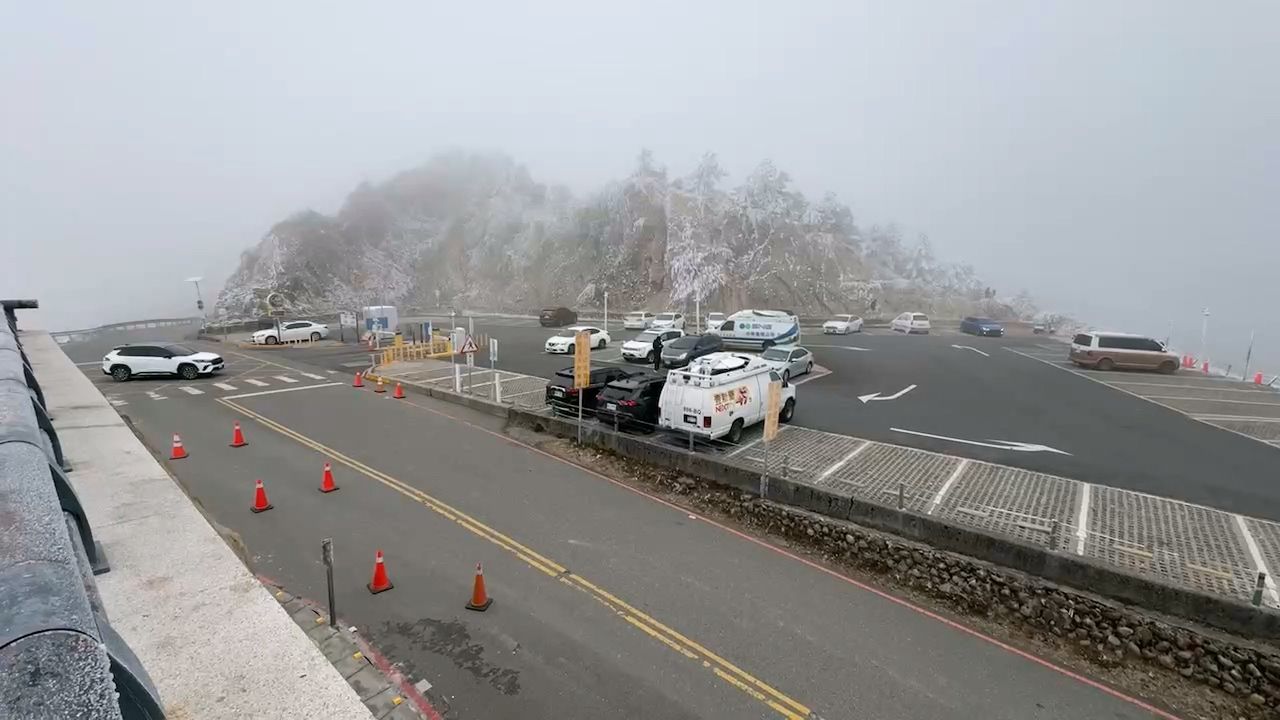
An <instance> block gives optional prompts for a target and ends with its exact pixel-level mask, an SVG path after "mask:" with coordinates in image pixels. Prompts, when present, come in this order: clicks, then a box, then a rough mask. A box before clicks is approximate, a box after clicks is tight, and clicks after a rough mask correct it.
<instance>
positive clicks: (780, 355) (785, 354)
mask: <svg viewBox="0 0 1280 720" xmlns="http://www.w3.org/2000/svg"><path fill="white" fill-rule="evenodd" d="M760 357H762V358H764V359H765V360H786V359H787V358H789V357H791V351H790V350H779V349H778V348H769V349H768V350H765V351H764V352H762V353H760Z"/></svg>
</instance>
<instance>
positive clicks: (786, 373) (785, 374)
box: [782, 370, 791, 385]
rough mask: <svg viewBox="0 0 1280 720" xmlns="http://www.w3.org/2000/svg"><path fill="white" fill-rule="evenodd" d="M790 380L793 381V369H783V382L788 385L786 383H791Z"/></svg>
mask: <svg viewBox="0 0 1280 720" xmlns="http://www.w3.org/2000/svg"><path fill="white" fill-rule="evenodd" d="M789 382H791V371H790V370H783V371H782V384H783V385H786V384H787V383H789Z"/></svg>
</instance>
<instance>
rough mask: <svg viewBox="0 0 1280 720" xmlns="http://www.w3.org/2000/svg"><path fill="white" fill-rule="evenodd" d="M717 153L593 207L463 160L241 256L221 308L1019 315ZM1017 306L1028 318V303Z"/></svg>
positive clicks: (946, 268) (368, 188) (243, 311)
mask: <svg viewBox="0 0 1280 720" xmlns="http://www.w3.org/2000/svg"><path fill="white" fill-rule="evenodd" d="M724 180H725V172H724V171H723V170H722V169H721V167H720V165H719V163H718V161H717V159H716V156H715V155H714V154H707V155H705V156H704V157H703V158H702V159H701V161H700V162H699V163H698V165H697V167H695V168H694V169H693V170H692V171H691V172H690V173H688V174H687V175H683V176H680V177H671V176H669V175H668V173H667V171H666V169H665V168H661V167H659V166H658V165H657V164H656V163H655V162H654V159H653V157H652V156H651V155H650V154H649V153H648V152H642V153H641V154H640V157H639V159H638V162H637V164H636V168H635V170H634V171H633V172H632V173H631V174H630V175H629V176H628V177H626V178H625V179H623V180H620V181H616V182H613V183H610V184H608V185H607V186H605V187H604V188H602V189H600V190H599V191H598V192H595V193H593V194H591V195H589V196H586V197H582V198H577V197H574V196H573V195H571V194H570V193H569V191H568V190H567V189H565V188H563V187H558V186H554V185H545V184H542V183H539V182H537V181H535V180H534V179H533V178H532V177H530V175H529V173H528V172H527V171H526V170H525V168H523V167H522V166H521V165H519V164H517V163H516V162H515V161H513V160H512V159H511V158H508V157H505V156H502V155H479V154H469V153H460V152H459V153H450V154H445V155H440V156H437V157H435V158H434V159H432V160H431V161H429V162H427V163H426V164H425V165H423V166H421V167H419V168H416V169H413V170H410V171H407V172H404V173H401V174H400V175H397V176H395V177H393V178H392V179H390V180H388V181H387V182H385V183H382V184H380V185H370V184H367V183H366V184H363V185H361V186H360V187H358V188H356V189H355V191H354V192H352V193H351V195H350V196H349V197H348V198H347V200H346V202H345V204H344V205H343V207H342V208H341V210H339V211H338V213H337V214H336V215H335V216H332V217H329V216H325V215H321V214H319V213H316V212H310V211H308V212H303V213H299V214H297V215H294V216H293V217H290V218H289V219H287V220H284V221H283V222H280V223H278V224H277V225H276V226H275V227H273V228H271V230H270V231H269V232H268V233H267V234H266V235H265V236H264V237H263V238H262V240H261V241H259V243H258V244H257V246H256V247H254V248H252V249H250V250H247V251H245V252H244V254H243V255H242V256H241V259H240V266H239V268H238V269H237V271H236V272H235V274H234V275H233V276H232V277H231V278H230V279H229V280H228V281H227V283H226V286H225V288H224V290H223V292H222V293H221V295H220V296H219V299H218V304H219V306H221V307H222V308H225V309H226V311H227V313H228V315H230V316H232V317H248V316H253V315H257V314H260V313H262V312H263V310H264V309H265V306H264V299H265V297H266V295H267V294H268V293H270V292H279V293H281V294H282V295H284V297H285V298H286V299H287V301H288V303H289V306H290V309H291V310H292V311H294V312H298V313H306V312H318V311H330V310H336V309H344V308H354V307H356V306H360V305H367V304H374V303H389V304H396V305H400V306H402V307H405V308H408V307H413V306H418V307H438V306H444V305H450V306H454V307H459V308H467V309H472V310H505V311H524V312H529V311H533V310H535V309H536V308H537V307H539V306H542V305H549V304H565V305H570V306H579V307H598V306H599V305H600V304H601V302H602V300H603V293H604V292H605V291H608V292H609V294H610V304H611V305H612V306H613V307H615V308H619V309H622V308H630V307H637V308H639V307H647V308H650V309H661V308H667V307H676V308H680V307H685V308H690V309H692V306H693V304H694V301H695V299H697V300H700V301H701V302H702V305H703V307H704V308H708V309H721V310H730V311H731V310H735V309H738V308H743V307H772V308H788V309H793V310H796V311H801V312H810V313H816V314H822V313H831V312H840V311H848V312H857V313H861V312H865V311H866V309H867V308H868V306H869V304H870V303H871V301H872V299H873V298H874V299H875V300H876V301H877V303H878V307H879V310H880V312H881V313H884V312H886V311H890V310H894V309H907V308H910V309H920V310H924V311H927V312H934V313H937V314H949V315H957V314H961V313H967V312H984V313H986V314H994V315H1003V316H1009V315H1014V314H1026V313H1029V312H1033V311H1034V308H1032V307H1031V306H1030V303H1029V299H1027V298H1025V297H1022V298H1019V302H1018V303H1001V302H997V301H995V300H994V299H993V295H994V292H993V291H991V290H990V289H988V288H986V287H984V286H983V284H982V283H981V282H979V280H978V279H977V277H976V275H975V273H974V271H973V270H972V268H969V267H968V266H958V265H948V264H943V263H939V262H938V261H937V260H936V259H935V258H934V256H933V253H932V251H931V249H930V246H929V242H928V239H927V238H925V237H923V236H921V237H920V238H918V239H917V240H916V241H915V242H912V243H907V242H906V241H904V239H903V238H902V235H901V233H900V232H899V231H898V229H897V228H896V227H895V226H893V225H889V226H878V225H876V226H871V227H869V228H867V229H863V228H861V227H859V226H858V225H857V224H856V223H855V222H854V218H853V213H852V212H851V211H850V209H849V207H848V206H847V205H845V204H843V203H841V202H840V201H839V200H838V199H836V197H835V196H834V195H830V194H828V195H826V196H825V197H823V198H822V199H821V200H819V201H817V202H813V201H810V200H808V199H806V198H805V197H804V195H802V194H801V193H800V192H799V191H797V190H796V189H795V188H793V187H792V185H791V180H790V178H789V177H788V176H787V174H786V173H785V172H783V171H782V170H780V169H778V168H777V167H776V166H774V164H773V163H771V162H769V161H764V162H762V163H760V164H759V165H758V166H757V167H756V168H755V169H754V170H753V171H752V172H751V173H750V174H749V175H748V176H747V177H746V178H745V180H744V181H743V182H742V184H740V185H738V186H737V187H733V188H726V187H724ZM1015 305H1017V306H1018V307H1014V306H1015Z"/></svg>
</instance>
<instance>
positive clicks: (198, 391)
mask: <svg viewBox="0 0 1280 720" xmlns="http://www.w3.org/2000/svg"><path fill="white" fill-rule="evenodd" d="M178 389H179V390H181V391H182V392H184V393H186V394H188V395H203V394H204V391H203V390H201V389H199V388H193V387H191V386H190V385H179V386H178Z"/></svg>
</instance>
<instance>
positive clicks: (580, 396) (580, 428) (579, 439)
mask: <svg viewBox="0 0 1280 720" xmlns="http://www.w3.org/2000/svg"><path fill="white" fill-rule="evenodd" d="M582 391H583V388H578V444H579V445H581V444H582V396H583V394H584V393H583V392H582Z"/></svg>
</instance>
